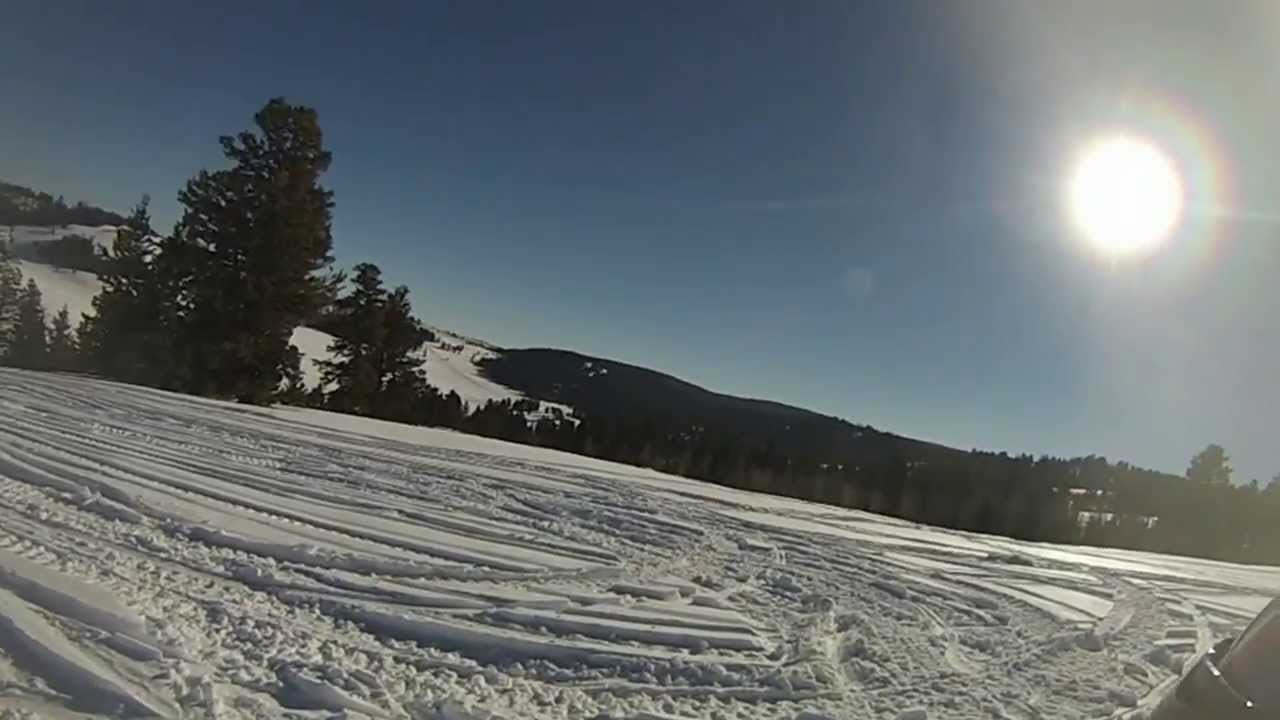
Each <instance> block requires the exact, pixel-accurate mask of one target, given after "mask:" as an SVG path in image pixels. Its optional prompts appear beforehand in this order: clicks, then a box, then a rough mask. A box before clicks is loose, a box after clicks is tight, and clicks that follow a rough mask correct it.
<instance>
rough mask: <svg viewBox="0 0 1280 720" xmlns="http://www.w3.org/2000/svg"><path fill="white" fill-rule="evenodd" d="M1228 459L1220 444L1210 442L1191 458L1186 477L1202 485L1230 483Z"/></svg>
mask: <svg viewBox="0 0 1280 720" xmlns="http://www.w3.org/2000/svg"><path fill="white" fill-rule="evenodd" d="M1230 460H1231V459H1230V458H1229V457H1227V451H1226V450H1223V449H1222V446H1221V445H1218V444H1211V445H1209V446H1208V447H1206V448H1205V449H1204V450H1201V451H1200V452H1199V453H1197V454H1196V456H1195V457H1193V458H1191V465H1190V466H1189V467H1188V468H1187V479H1188V480H1190V481H1192V482H1196V483H1201V484H1204V485H1230V484H1231V463H1230Z"/></svg>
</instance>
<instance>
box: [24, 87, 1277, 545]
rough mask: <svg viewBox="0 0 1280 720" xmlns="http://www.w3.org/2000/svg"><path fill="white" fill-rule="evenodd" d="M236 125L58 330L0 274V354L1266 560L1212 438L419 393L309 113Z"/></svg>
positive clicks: (107, 266) (918, 515)
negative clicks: (1155, 466)
mask: <svg viewBox="0 0 1280 720" xmlns="http://www.w3.org/2000/svg"><path fill="white" fill-rule="evenodd" d="M254 125H255V127H254V129H251V130H246V131H244V132H241V133H239V134H237V135H235V136H229V137H223V138H221V139H220V143H221V146H222V150H223V154H224V155H225V156H226V158H227V160H228V161H229V164H230V167H228V168H226V169H222V170H214V171H208V170H205V171H201V172H199V173H198V174H197V175H196V176H195V177H193V178H192V179H191V180H189V181H188V182H187V183H186V185H185V187H184V188H183V189H182V190H181V191H180V193H179V195H178V199H179V202H180V204H181V206H182V213H181V216H180V219H179V220H178V222H177V223H176V224H175V226H174V228H173V230H172V232H171V233H169V234H161V233H158V232H157V231H156V230H155V229H154V228H153V227H152V224H151V219H150V215H149V210H148V201H147V199H146V198H143V200H142V201H141V202H140V203H139V204H138V205H137V207H136V208H135V209H134V210H133V212H132V213H131V214H130V215H129V216H128V217H127V218H122V219H121V222H120V223H119V229H118V231H117V234H116V237H115V239H114V241H113V243H112V247H111V248H110V250H108V251H106V252H104V253H102V254H101V255H100V257H99V261H100V265H99V269H98V272H99V276H100V279H101V281H102V285H103V289H102V291H101V292H100V293H99V294H98V295H97V296H96V297H95V298H94V300H93V312H92V313H91V314H86V315H85V316H84V317H83V318H82V319H80V320H79V325H78V327H77V326H73V319H72V318H70V317H69V313H68V311H67V309H66V308H65V307H64V308H61V309H60V310H59V311H58V312H57V313H56V314H55V315H54V316H53V317H52V318H51V319H50V318H47V316H46V311H45V308H44V305H43V299H42V297H41V294H40V289H39V288H38V287H36V285H35V284H34V283H33V282H30V281H28V282H27V283H25V284H24V283H23V282H22V278H21V273H20V272H19V271H18V268H17V267H15V266H14V265H13V264H12V263H9V262H0V362H3V363H5V364H8V365H12V366H17V367H23V368H31V369H42V370H60V371H77V372H84V373H90V374H94V375H98V376H101V377H105V378H110V379H113V380H118V381H123V382H128V383H134V384H140V385H148V386H152V387H158V388H163V389H168V390H175V391H180V392H186V393H191V394H197V395H203V396H209V397H217V398H224V399H231V400H236V401H240V402H247V403H258V404H264V403H289V404H295V405H304V406H309V407H317V408H323V409H328V410H334V411H339V412H346V413H354V414H359V415H365V416H369V417H376V418H382V419H387V420H393V421H399V422H406V423H414V424H420V425H433V426H442V427H450V428H457V429H460V430H464V431H467V432H473V433H477V434H481V435H485V436H489V437H496V438H501V439H505V440H510V441H514V442H520V443H527V444H533V445H540V446H545V447H551V448H557V449H561V450H566V451H569V452H574V453H579V454H584V455H589V456H594V457H599V458H605V459H610V460H616V461H620V462H625V463H630V464H634V465H639V466H645V467H651V468H655V469H658V470H662V471H666V472H671V473H676V474H680V475H684V476H687V477H691V478H696V479H701V480H706V481H709V482H713V483H717V484H721V485H725V486H729V487H735V488H740V489H744V490H752V491H759V492H765V493H771V494H778V495H787V496H791V497H796V498H800V499H806V500H814V501H819V502H824V503H829V504H833V505H839V506H844V507H849V508H859V509H865V510H870V511H873V512H878V513H885V514H890V515H896V516H899V517H903V518H906V519H909V520H915V521H920V522H926V523H930V524H933V525H939V526H944V527H952V528H958V529H963V530H971V531H977V532H987V533H998V534H1002V535H1008V536H1012V537H1017V538H1022V539H1027V540H1042V541H1053V542H1069V543H1083V544H1090V545H1106V546H1114V547H1126V548H1135V549H1143V550H1152V551H1160V552H1174V553H1182V554H1191V555H1199V556H1204V557H1212V558H1220V559H1227V560H1237V561H1246V562H1266V563H1280V523H1277V522H1275V520H1276V519H1277V518H1280V483H1277V482H1274V481H1273V482H1272V483H1271V484H1269V485H1267V486H1266V487H1265V488H1262V487H1260V486H1259V485H1258V483H1256V482H1253V483H1250V484H1247V485H1235V484H1232V482H1231V468H1230V464H1229V458H1228V457H1227V455H1226V452H1225V451H1224V450H1223V449H1222V448H1221V447H1219V446H1217V445H1211V446H1209V447H1208V448H1206V450H1205V451H1204V452H1202V453H1200V454H1198V455H1197V456H1196V457H1195V458H1194V459H1193V461H1192V462H1191V464H1190V466H1189V468H1188V470H1187V472H1186V474H1185V475H1184V476H1173V475H1169V474H1165V473H1159V472H1155V471H1152V470H1147V469H1143V468H1138V467H1134V466H1132V465H1130V464H1128V463H1124V462H1110V461H1108V460H1107V459H1106V458H1100V457H1094V456H1089V457H1083V458H1053V457H1039V458H1034V457H1031V456H1029V455H1021V456H1010V455H1007V454H1005V453H991V452H982V451H977V450H975V451H971V452H967V453H966V452H961V451H951V450H947V451H946V452H929V453H927V454H926V453H923V452H921V451H917V450H912V449H910V448H909V447H908V446H905V445H895V444H893V443H892V442H888V441H886V442H882V443H879V444H877V445H876V448H877V449H876V451H875V452H865V451H854V450H849V451H844V452H840V451H832V450H830V449H824V448H822V447H819V446H796V445H789V446H782V445H780V444H779V443H777V442H775V441H773V440H771V439H770V438H768V437H764V436H760V435H748V434H744V433H742V432H740V431H739V430H738V429H735V428H734V427H732V426H727V425H723V424H715V423H707V422H705V421H704V420H703V419H702V418H698V417H694V416H691V415H688V414H682V413H680V412H663V411H657V410H649V409H641V410H636V411H634V412H629V411H627V409H626V408H621V409H620V411H619V412H614V413H603V412H579V413H578V415H579V416H578V417H575V418H566V417H564V416H563V415H560V414H558V413H555V412H543V408H542V407H541V403H539V402H538V401H537V400H531V399H519V400H507V401H493V402H489V403H486V404H485V405H483V406H481V407H476V408H471V407H467V406H466V405H465V404H464V403H463V402H462V400H461V398H459V396H458V395H457V394H456V393H453V392H450V393H447V394H442V393H440V392H439V391H438V390H437V389H435V388H434V387H432V386H431V384H430V383H429V381H428V375H427V372H424V370H423V361H422V353H423V350H424V348H425V346H426V344H427V343H429V342H433V341H434V340H435V339H436V338H435V337H434V335H433V334H432V332H431V331H430V330H429V329H428V328H426V327H425V326H424V325H423V323H422V322H421V321H420V320H419V319H418V318H417V317H416V316H415V315H414V313H413V308H412V304H411V302H410V297H409V290H408V289H407V288H406V287H404V286H398V287H395V288H387V287H386V286H385V284H384V282H383V279H382V273H381V270H380V269H379V268H378V267H377V266H376V265H373V264H370V263H360V264H357V265H356V266H355V267H354V268H353V269H352V271H351V273H350V274H349V275H348V274H347V273H343V272H338V271H336V270H335V269H334V268H333V257H332V240H333V239H332V230H331V220H332V211H333V207H334V200H333V193H332V192H330V191H329V190H327V189H325V188H324V187H323V186H322V185H321V183H320V179H321V177H322V175H323V174H324V173H325V171H326V170H327V169H328V168H329V165H330V163H331V159H332V158H331V155H330V153H329V152H328V151H327V150H325V149H324V146H323V136H322V133H321V129H320V125H319V122H318V117H317V114H316V112H315V111H314V110H313V109H311V108H307V107H303V106H297V105H291V104H289V103H287V102H285V101H284V100H282V99H275V100H272V101H270V102H269V103H267V104H266V106H264V107H263V108H262V109H261V110H260V111H259V112H258V113H257V114H256V115H255V116H254ZM77 252H78V251H77ZM302 326H310V327H316V328H318V329H321V330H324V331H325V332H328V333H329V334H331V335H332V336H333V338H334V340H333V342H332V344H331V345H330V347H329V351H330V358H329V359H328V360H325V361H323V362H321V363H319V369H320V382H319V384H318V385H316V386H314V387H307V386H306V384H305V383H304V382H303V374H302V368H301V356H300V354H299V352H298V350H297V349H296V348H295V347H294V346H293V345H292V344H291V342H290V338H291V335H292V333H293V332H294V330H295V329H296V328H298V327H302ZM428 372H429V368H428Z"/></svg>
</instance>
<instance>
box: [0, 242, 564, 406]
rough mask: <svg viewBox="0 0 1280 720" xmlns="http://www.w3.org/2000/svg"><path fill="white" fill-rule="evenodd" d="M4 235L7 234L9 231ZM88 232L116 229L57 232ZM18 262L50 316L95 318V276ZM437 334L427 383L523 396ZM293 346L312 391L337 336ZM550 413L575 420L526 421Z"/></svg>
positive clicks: (476, 401)
mask: <svg viewBox="0 0 1280 720" xmlns="http://www.w3.org/2000/svg"><path fill="white" fill-rule="evenodd" d="M4 230H5V232H7V231H8V228H5V229H4ZM88 230H97V231H99V232H98V233H97V234H96V235H92V236H93V237H95V238H98V239H101V237H105V236H106V235H107V231H110V233H111V237H113V238H114V233H115V228H82V227H80V226H78V225H71V226H68V227H67V228H65V229H63V228H59V229H58V232H59V233H63V234H66V233H70V232H77V231H80V234H90V233H88V232H87V231H88ZM48 232H49V230H48V228H26V227H23V226H19V227H18V228H16V229H15V236H16V237H18V238H19V242H20V243H21V242H25V241H29V240H30V238H40V239H51V238H52V237H56V235H53V236H50V235H49V234H48ZM108 242H109V241H108ZM15 262H16V264H17V265H18V267H19V269H21V270H22V275H23V279H24V282H25V280H26V279H27V278H31V279H33V280H35V281H36V285H37V286H38V287H39V288H40V292H41V293H42V294H43V295H44V306H45V309H46V310H47V311H48V313H49V316H50V317H52V316H53V314H54V313H57V312H58V310H59V309H61V308H62V307H63V306H65V307H66V308H67V310H68V311H69V312H70V314H71V322H72V325H79V324H80V317H81V316H82V315H83V314H92V313H93V298H94V296H95V295H97V294H98V293H99V292H100V291H101V289H102V283H101V282H100V281H99V280H98V278H97V277H96V276H94V275H93V274H91V273H85V272H72V271H70V270H59V269H55V268H53V267H51V266H48V265H42V264H38V263H33V262H27V261H15ZM433 330H434V332H435V333H436V336H437V338H436V341H435V342H433V343H431V344H430V345H428V347H427V349H426V350H425V353H424V357H423V363H424V364H423V369H424V370H425V371H426V373H427V381H428V382H429V383H431V385H433V386H434V387H436V388H437V389H438V390H440V392H442V393H445V394H448V393H449V392H450V391H453V392H456V393H458V396H459V397H461V398H462V401H463V402H464V403H466V405H467V406H468V407H470V408H471V409H473V410H474V409H475V408H478V407H480V406H482V405H484V404H485V403H486V402H489V401H490V400H518V399H521V398H523V397H524V396H523V395H522V394H520V393H518V392H516V391H515V390H512V389H511V388H508V387H506V386H504V385H499V384H498V383H496V382H493V381H492V380H489V379H488V378H486V377H484V376H483V375H482V374H481V373H480V366H479V365H478V363H477V361H479V360H482V359H485V358H489V357H492V356H493V355H494V354H495V353H494V350H493V349H491V348H489V347H488V346H486V345H484V344H482V343H479V342H477V341H475V340H472V339H469V338H464V337H462V336H459V335H455V334H453V333H450V332H449V331H447V330H439V329H433ZM290 341H291V342H292V343H293V345H294V347H296V348H298V351H299V352H300V353H301V354H302V375H303V382H304V383H305V384H306V386H307V387H309V388H311V387H316V386H317V385H319V384H320V367H319V366H318V365H317V364H316V362H317V361H319V360H327V359H329V358H330V357H331V355H330V354H329V343H331V342H332V341H333V337H332V336H330V335H328V334H326V333H323V332H320V331H319V330H314V329H312V328H306V327H300V328H298V329H297V330H295V331H294V333H293V337H292V338H291V340H290ZM552 408H556V409H558V410H559V411H560V412H561V413H563V414H564V415H566V416H568V415H572V410H571V409H570V408H569V406H567V405H562V404H559V403H549V402H541V403H539V411H538V412H534V413H529V414H528V417H529V418H530V420H535V419H537V418H538V417H540V416H542V415H546V414H549V413H550V412H551V411H552Z"/></svg>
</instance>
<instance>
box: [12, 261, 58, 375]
mask: <svg viewBox="0 0 1280 720" xmlns="http://www.w3.org/2000/svg"><path fill="white" fill-rule="evenodd" d="M48 358H49V336H48V328H46V327H45V324H44V304H43V298H42V297H41V296H40V288H38V287H36V281H35V280H28V281H27V285H26V287H24V288H23V289H22V294H21V295H20V296H19V298H18V316H17V321H16V322H15V323H14V326H13V342H12V343H11V344H10V345H9V351H8V353H7V354H6V356H5V363H6V364H8V365H12V366H14V367H20V368H27V369H31V370H40V369H43V368H45V367H46V364H47V362H48Z"/></svg>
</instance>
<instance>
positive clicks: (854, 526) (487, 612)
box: [0, 370, 1280, 720]
mask: <svg viewBox="0 0 1280 720" xmlns="http://www.w3.org/2000/svg"><path fill="white" fill-rule="evenodd" d="M0 428H3V429H0V717H4V718H18V717H82V716H85V715H109V716H161V717H173V718H178V717H182V718H273V717H286V716H287V717H295V718H328V717H372V718H405V717H414V718H448V719H451V720H458V719H463V720H468V719H480V718H509V719H511V720H516V719H519V718H584V719H585V718H629V719H631V720H641V719H647V720H653V719H655V718H658V719H661V718H689V719H694V718H697V719H699V720H702V719H713V720H733V719H735V718H779V719H785V720H820V719H821V718H885V719H892V718H896V717H898V716H899V713H902V712H903V711H905V710H910V709H916V708H918V709H922V710H924V711H925V712H926V713H927V717H928V718H1071V717H1079V718H1106V717H1124V716H1126V715H1130V714H1135V713H1140V712H1141V710H1142V708H1143V705H1144V703H1145V702H1147V701H1148V698H1150V697H1152V696H1153V694H1154V693H1155V692H1156V691H1158V690H1159V689H1160V688H1162V687H1167V685H1168V683H1169V682H1170V681H1171V680H1172V679H1173V678H1174V677H1175V673H1176V669H1177V668H1179V667H1180V665H1181V662H1182V661H1183V659H1185V658H1186V657H1187V655H1188V653H1193V652H1195V651H1197V650H1199V649H1203V648H1205V647H1207V645H1208V644H1209V642H1210V641H1211V639H1212V638H1214V637H1217V636H1220V635H1222V634H1224V633H1227V632H1230V631H1231V630H1232V629H1234V628H1237V627H1239V626H1240V625H1241V624H1242V623H1243V622H1245V620H1246V618H1247V617H1248V616H1249V615H1250V614H1251V613H1252V612H1254V611H1255V610H1256V609H1257V608H1258V607H1260V606H1261V604H1262V603H1264V602H1265V601H1266V598H1267V596H1268V595H1269V594H1272V593H1276V592H1277V591H1280V571H1277V570H1272V569H1260V568H1248V567H1243V566H1233V565H1226V564H1222V563H1212V562H1206V561H1195V560H1186V559H1182V558H1169V557H1164V556H1158V555H1147V554H1141V553H1127V552H1119V551H1107V550H1087V549H1081V548H1069V547H1062V546H1048V545H1035V544H1028V543H1021V542H1015V541H1011V540H1007V539H1003V538H996V537H986V536H977V535H969V534H961V533H954V532H949V531H943V530H938V529H933V528H928V527H921V526H917V525H912V524H909V523H905V522H901V521H897V520H893V519H890V518H884V517H878V516H875V515H870V514H867V513H861V512H853V511H847V510H841V509H837V508H831V507H826V506H821V505H814V504H809V503H803V502H798V501H791V500H786V499H780V498H772V497H768V496H762V495H755V494H750V493H742V492H737V491H732V490H728V489H724V488H719V487H716V486H712V485H707V484H702V483H697V482H693V481H688V480H683V479H680V478H675V477H671V476H667V475H662V474H660V473H656V472H651V471H646V470H641V469H637V468H632V467H628V466H623V465H617V464H613V463H608V462H603V461H597V460H591V459H587V458H582V457H577V456H573V455H567V454H563V453H558V452H554V451H549V450H543V449H537V448H529V447H523V446H519V445H512V444H508V443H503V442H499V441H493V440H487V439H481V438H476V437H471V436H467V435H462V434H459V433H454V432H448V431H440V430H430V429H425V428H417V427H409V426H402V425H395V424H391V423H383V422H378V421H371V420H363V419H358V418H352V417H346V416H341V415H333V414H328V413H323V412H318V411H308V410H296V409H283V408H281V409H262V408H252V407H245V406H237V405H232V404H226V403H219V402H212V401H208V400H201V399H196V398H189V397H183V396H178V395H172V394H167V393H162V392H158V391H152V390H146V389H141V388H133V387H128V386H122V385H115V384H111V383H105V382H99V381H93V380H87V379H82V378H76V377H70V376H57V375H42V374H36V373H27V372H21V371H14V370H0ZM916 717H925V716H924V715H916Z"/></svg>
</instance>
